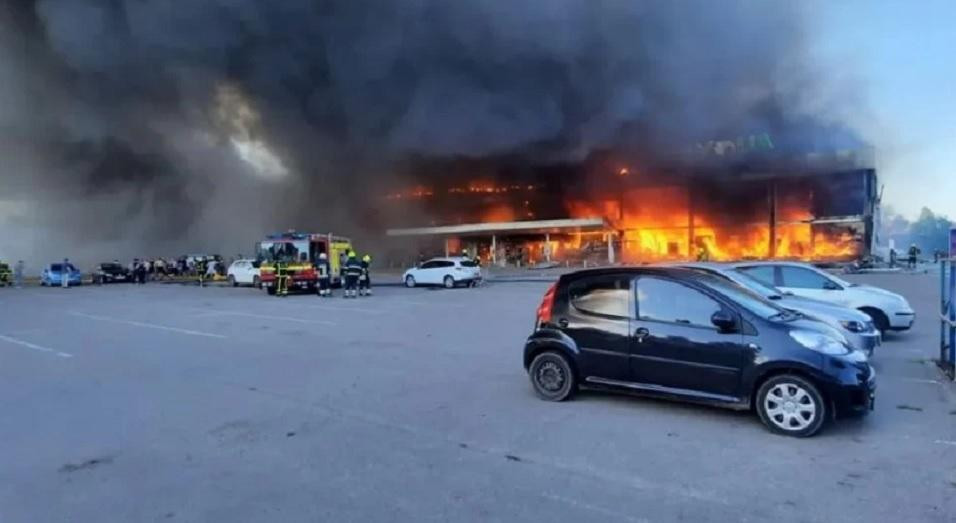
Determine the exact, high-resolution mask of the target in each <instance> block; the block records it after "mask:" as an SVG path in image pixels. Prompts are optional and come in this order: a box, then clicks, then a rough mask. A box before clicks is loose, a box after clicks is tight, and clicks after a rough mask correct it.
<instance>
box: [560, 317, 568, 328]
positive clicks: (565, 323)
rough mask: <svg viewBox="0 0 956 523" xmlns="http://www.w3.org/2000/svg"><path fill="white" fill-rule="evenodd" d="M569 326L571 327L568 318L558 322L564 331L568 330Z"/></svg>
mask: <svg viewBox="0 0 956 523" xmlns="http://www.w3.org/2000/svg"><path fill="white" fill-rule="evenodd" d="M568 325H569V324H568V320H567V319H566V318H561V319H560V320H558V327H561V328H562V329H566V328H568Z"/></svg>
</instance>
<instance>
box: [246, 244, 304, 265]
mask: <svg viewBox="0 0 956 523" xmlns="http://www.w3.org/2000/svg"><path fill="white" fill-rule="evenodd" d="M303 254H304V255H305V256H306V257H308V255H309V242H308V241H306V240H296V241H276V242H262V243H260V244H259V246H258V249H257V256H258V258H259V260H261V261H265V262H276V261H281V262H295V261H300V260H301V258H302V255H303Z"/></svg>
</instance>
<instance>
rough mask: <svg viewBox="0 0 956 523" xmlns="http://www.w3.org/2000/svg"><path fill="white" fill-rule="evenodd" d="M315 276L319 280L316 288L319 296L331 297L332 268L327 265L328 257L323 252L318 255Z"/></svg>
mask: <svg viewBox="0 0 956 523" xmlns="http://www.w3.org/2000/svg"><path fill="white" fill-rule="evenodd" d="M315 274H316V275H317V277H318V280H319V281H318V287H317V289H318V292H319V296H321V297H326V296H331V295H332V285H331V278H332V266H331V265H329V257H328V256H327V255H326V254H325V253H324V252H323V253H320V254H319V259H318V261H316V262H315Z"/></svg>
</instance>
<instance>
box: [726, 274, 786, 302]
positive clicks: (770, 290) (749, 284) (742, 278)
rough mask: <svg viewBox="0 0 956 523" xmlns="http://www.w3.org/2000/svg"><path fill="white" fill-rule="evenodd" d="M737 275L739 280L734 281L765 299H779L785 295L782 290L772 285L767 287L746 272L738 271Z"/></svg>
mask: <svg viewBox="0 0 956 523" xmlns="http://www.w3.org/2000/svg"><path fill="white" fill-rule="evenodd" d="M736 274H737V275H738V276H739V278H738V279H737V280H734V281H736V282H737V283H739V284H741V285H743V286H744V287H746V288H748V289H750V290H752V291H754V292H756V293H757V294H759V295H761V296H763V297H765V298H773V297H776V298H779V297H780V296H782V295H783V292H782V291H781V290H780V289H778V288H776V287H774V286H772V285H767V284H766V283H764V282H762V281H760V280H758V279H757V278H754V277H753V276H750V275H749V274H747V273H745V272H740V271H736Z"/></svg>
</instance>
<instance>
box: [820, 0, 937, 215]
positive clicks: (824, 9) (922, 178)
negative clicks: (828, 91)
mask: <svg viewBox="0 0 956 523" xmlns="http://www.w3.org/2000/svg"><path fill="white" fill-rule="evenodd" d="M813 11H814V12H815V13H814V14H815V15H818V16H815V18H816V21H815V23H814V25H816V28H818V29H819V33H816V34H814V35H813V36H814V39H813V40H814V42H815V44H814V46H815V52H818V53H819V54H820V58H821V59H823V60H825V61H827V62H828V66H829V67H827V70H830V71H840V70H841V69H842V70H846V71H847V72H846V73H845V75H846V76H845V77H843V78H838V80H839V83H841V84H844V87H843V89H847V88H848V87H847V86H852V85H854V84H856V83H857V82H859V83H858V84H859V85H862V86H863V89H862V92H863V93H864V96H865V99H864V102H865V103H862V104H861V105H862V106H865V107H866V110H859V111H857V110H856V108H855V107H851V108H849V109H848V112H849V114H848V115H847V116H846V117H847V118H849V119H850V121H851V123H852V125H853V127H854V128H856V129H858V130H859V131H860V132H861V133H862V135H863V137H864V138H865V139H866V140H867V141H869V142H870V143H872V144H873V145H874V146H875V148H876V154H877V169H878V173H879V175H880V178H881V182H882V183H883V184H884V186H885V191H884V197H883V203H884V205H888V206H890V207H892V208H893V209H894V210H896V211H897V212H899V213H901V214H903V215H904V216H906V217H908V218H914V217H916V216H917V215H918V214H919V212H920V209H922V208H923V207H924V206H925V207H929V208H930V209H932V210H933V211H934V212H936V213H938V214H944V215H947V216H949V217H950V218H956V1H953V0H917V1H903V0H869V1H866V0H843V1H840V2H832V1H831V2H823V1H820V2H818V3H817V4H814V7H813ZM841 64H848V67H845V68H844V67H841ZM838 74H839V73H838Z"/></svg>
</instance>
